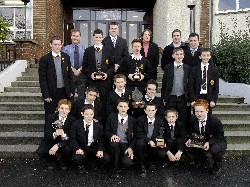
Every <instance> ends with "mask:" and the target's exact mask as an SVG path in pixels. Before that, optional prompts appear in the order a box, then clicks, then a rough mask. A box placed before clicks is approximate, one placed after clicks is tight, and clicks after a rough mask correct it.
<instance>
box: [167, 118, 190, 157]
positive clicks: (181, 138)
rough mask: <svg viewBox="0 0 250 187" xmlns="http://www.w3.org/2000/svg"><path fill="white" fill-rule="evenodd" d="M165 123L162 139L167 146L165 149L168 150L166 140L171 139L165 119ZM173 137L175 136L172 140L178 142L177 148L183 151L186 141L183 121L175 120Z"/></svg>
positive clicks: (170, 140) (169, 140)
mask: <svg viewBox="0 0 250 187" xmlns="http://www.w3.org/2000/svg"><path fill="white" fill-rule="evenodd" d="M165 123H166V129H165V134H164V139H165V142H166V146H167V147H166V150H169V148H168V142H172V141H173V140H172V138H171V129H170V126H169V125H168V123H167V121H165ZM174 137H175V138H176V139H175V140H174V141H177V142H178V145H179V147H178V149H179V150H181V151H182V152H184V151H185V148H186V145H185V142H186V141H187V135H186V132H185V129H184V125H183V123H181V122H179V121H178V120H177V121H176V122H175V127H174Z"/></svg>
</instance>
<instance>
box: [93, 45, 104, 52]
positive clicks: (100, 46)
mask: <svg viewBox="0 0 250 187" xmlns="http://www.w3.org/2000/svg"><path fill="white" fill-rule="evenodd" d="M97 47H98V48H100V50H99V51H101V50H102V48H103V45H94V48H95V49H96V48H97Z"/></svg>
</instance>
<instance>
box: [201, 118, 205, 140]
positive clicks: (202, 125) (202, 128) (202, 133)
mask: <svg viewBox="0 0 250 187" xmlns="http://www.w3.org/2000/svg"><path fill="white" fill-rule="evenodd" d="M201 135H203V136H204V135H205V120H203V121H201Z"/></svg>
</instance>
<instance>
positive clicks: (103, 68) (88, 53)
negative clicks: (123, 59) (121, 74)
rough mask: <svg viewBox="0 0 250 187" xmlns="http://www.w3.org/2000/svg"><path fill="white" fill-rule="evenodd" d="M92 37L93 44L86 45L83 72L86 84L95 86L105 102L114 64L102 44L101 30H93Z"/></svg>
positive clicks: (106, 48) (109, 88) (108, 51)
mask: <svg viewBox="0 0 250 187" xmlns="http://www.w3.org/2000/svg"><path fill="white" fill-rule="evenodd" d="M93 39H94V42H95V44H94V45H93V46H91V47H88V48H87V49H86V50H85V53H84V58H83V61H84V67H83V72H84V73H85V74H86V75H87V78H88V85H89V86H95V87H96V88H97V89H98V90H99V94H100V100H101V102H102V103H104V104H106V103H107V95H108V93H109V91H110V90H111V87H112V75H113V72H114V68H113V66H114V64H113V62H112V60H111V59H112V58H111V56H110V50H109V48H108V47H107V46H104V45H103V44H102V40H103V32H102V30H100V29H96V30H94V32H93Z"/></svg>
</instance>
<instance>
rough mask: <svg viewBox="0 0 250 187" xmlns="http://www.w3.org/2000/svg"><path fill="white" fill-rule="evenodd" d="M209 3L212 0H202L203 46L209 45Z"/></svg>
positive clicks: (201, 33)
mask: <svg viewBox="0 0 250 187" xmlns="http://www.w3.org/2000/svg"><path fill="white" fill-rule="evenodd" d="M209 3H210V0H201V17H200V41H201V43H202V46H203V47H208V46H209V12H210V11H209Z"/></svg>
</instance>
